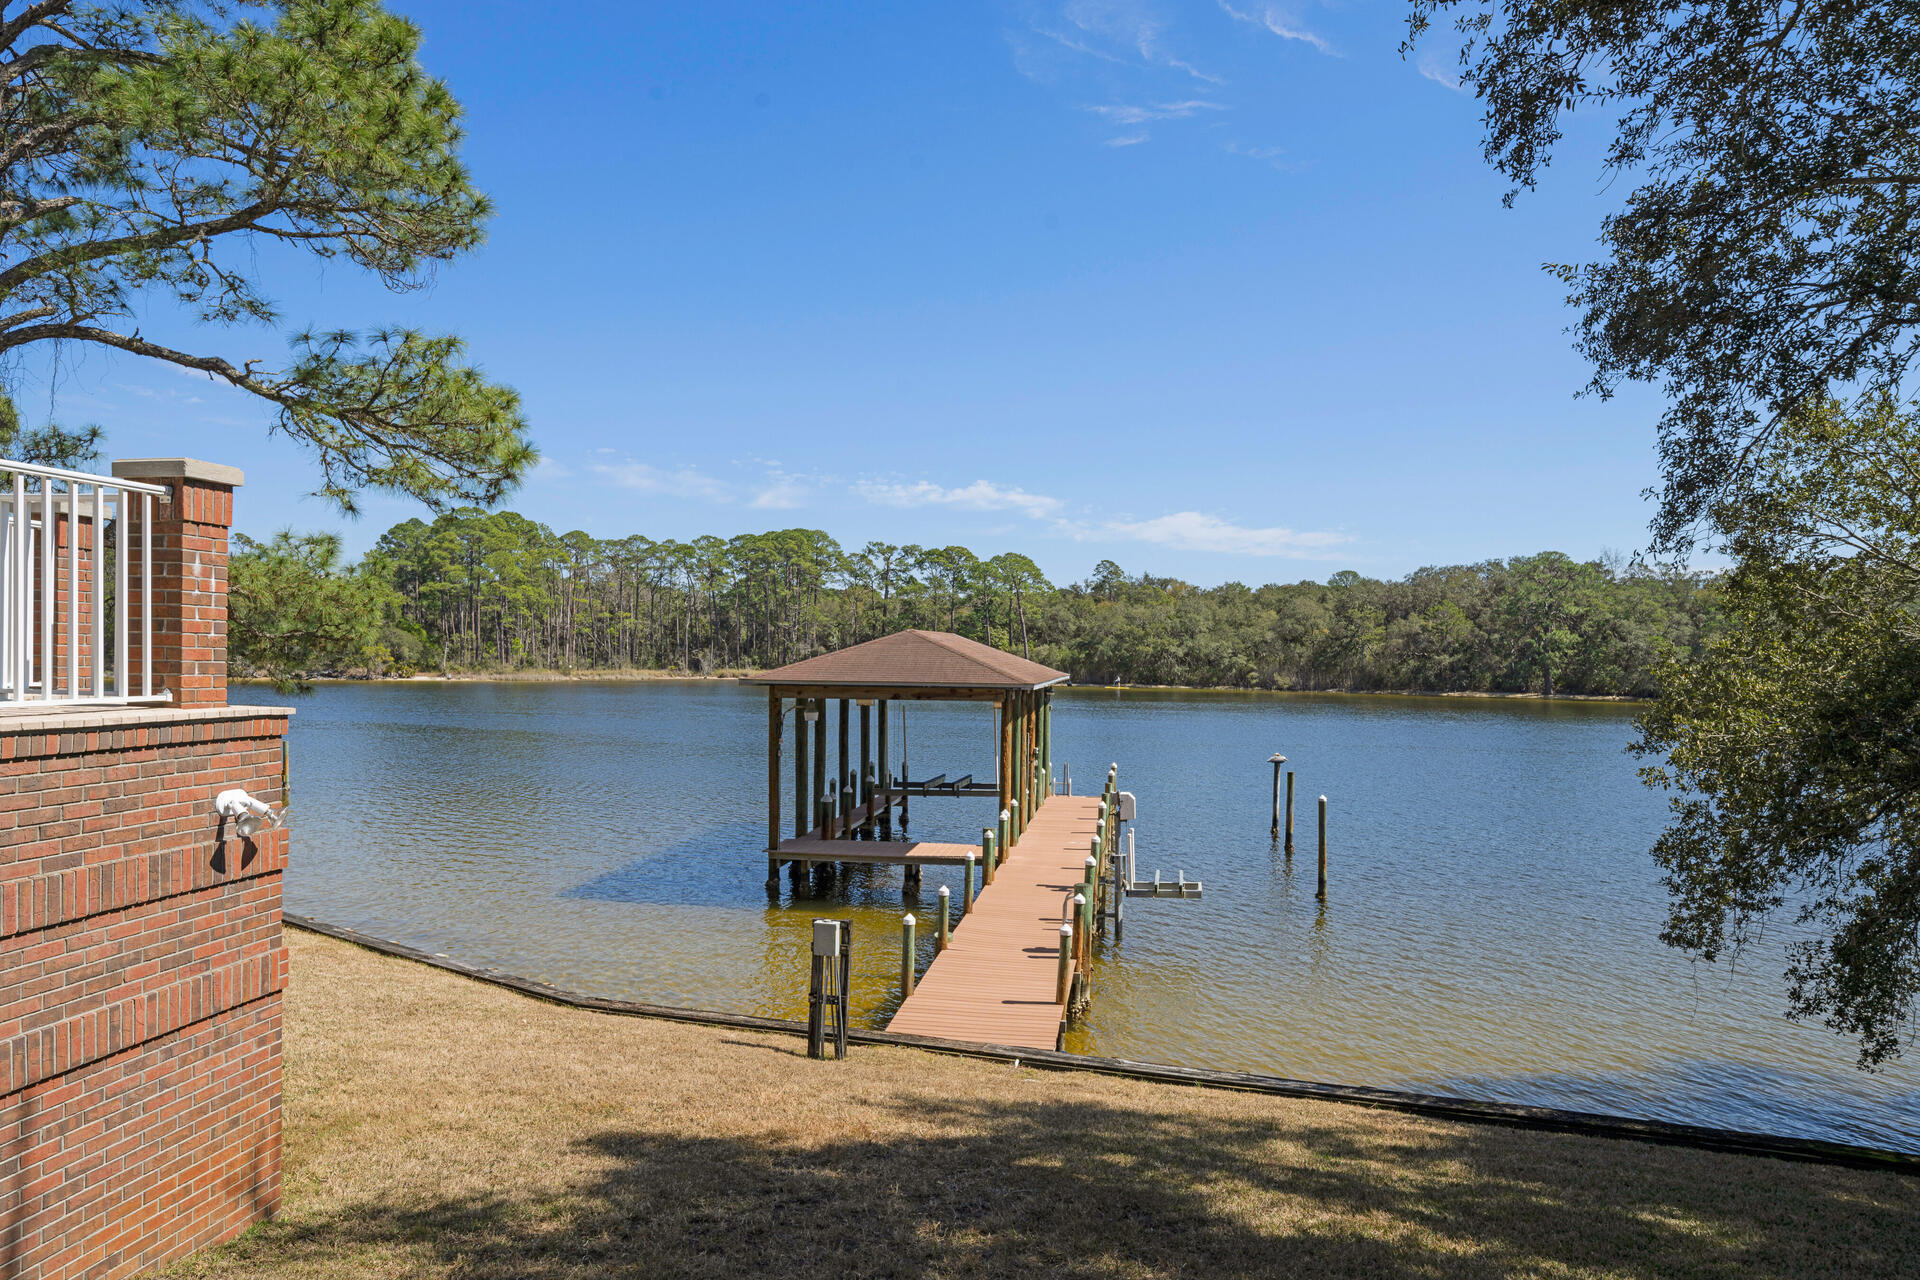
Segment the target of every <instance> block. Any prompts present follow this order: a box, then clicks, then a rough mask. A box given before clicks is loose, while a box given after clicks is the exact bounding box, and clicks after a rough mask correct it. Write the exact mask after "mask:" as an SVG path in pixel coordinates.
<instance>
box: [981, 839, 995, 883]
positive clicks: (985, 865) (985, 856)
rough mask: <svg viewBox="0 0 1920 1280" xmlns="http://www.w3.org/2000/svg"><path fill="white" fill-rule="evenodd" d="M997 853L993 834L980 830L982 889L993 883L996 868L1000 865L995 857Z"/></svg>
mask: <svg viewBox="0 0 1920 1280" xmlns="http://www.w3.org/2000/svg"><path fill="white" fill-rule="evenodd" d="M996 852H997V847H996V846H995V844H994V842H993V832H991V831H989V830H988V829H987V828H985V827H982V828H980V885H981V887H982V888H985V887H986V886H987V885H990V884H992V883H993V871H994V867H995V866H996V865H998V863H999V859H998V858H997V857H995V856H994V855H995V854H996Z"/></svg>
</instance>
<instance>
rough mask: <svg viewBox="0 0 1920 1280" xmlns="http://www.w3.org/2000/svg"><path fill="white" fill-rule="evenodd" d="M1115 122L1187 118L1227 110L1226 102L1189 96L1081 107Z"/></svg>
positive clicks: (1129, 122)
mask: <svg viewBox="0 0 1920 1280" xmlns="http://www.w3.org/2000/svg"><path fill="white" fill-rule="evenodd" d="M1081 109H1082V110H1083V111H1091V112H1092V113H1093V114H1094V115H1097V116H1099V117H1101V118H1102V119H1104V120H1111V121H1112V122H1113V123H1115V124H1120V125H1129V124H1145V123H1147V121H1149V120H1185V119H1187V118H1188V117H1190V116H1194V115H1198V114H1199V113H1200V112H1202V111H1225V110H1226V109H1227V108H1226V104H1224V103H1220V102H1207V101H1205V100H1203V99H1200V98H1189V99H1188V100H1187V101H1185V102H1159V103H1153V104H1150V105H1145V106H1129V105H1126V104H1120V103H1116V104H1112V105H1106V106H1101V105H1093V106H1087V107H1083V108H1081Z"/></svg>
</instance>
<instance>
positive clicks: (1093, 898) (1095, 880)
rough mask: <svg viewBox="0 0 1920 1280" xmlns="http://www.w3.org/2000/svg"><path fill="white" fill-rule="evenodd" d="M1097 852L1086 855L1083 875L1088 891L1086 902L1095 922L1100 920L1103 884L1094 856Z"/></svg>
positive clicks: (1098, 861)
mask: <svg viewBox="0 0 1920 1280" xmlns="http://www.w3.org/2000/svg"><path fill="white" fill-rule="evenodd" d="M1099 852H1100V851H1099V850H1098V849H1095V850H1094V851H1093V853H1090V854H1088V855H1087V870H1086V873H1085V874H1086V884H1087V890H1088V893H1087V901H1088V903H1089V904H1090V909H1091V912H1092V915H1093V918H1094V919H1095V920H1098V919H1099V918H1100V886H1101V885H1102V883H1104V882H1103V881H1102V880H1101V879H1100V859H1099V858H1098V857H1096V856H1095V855H1096V854H1098V853H1099Z"/></svg>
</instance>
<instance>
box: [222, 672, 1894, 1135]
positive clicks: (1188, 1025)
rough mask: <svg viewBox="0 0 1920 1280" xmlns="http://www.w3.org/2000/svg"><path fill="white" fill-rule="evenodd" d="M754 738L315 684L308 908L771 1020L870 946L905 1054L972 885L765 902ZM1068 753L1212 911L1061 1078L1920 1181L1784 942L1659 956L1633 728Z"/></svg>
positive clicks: (966, 714)
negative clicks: (1387, 1109) (1418, 1094)
mask: <svg viewBox="0 0 1920 1280" xmlns="http://www.w3.org/2000/svg"><path fill="white" fill-rule="evenodd" d="M239 698H251V699H252V700H255V701H262V702H266V701H273V700H274V699H273V698H272V696H271V695H270V694H268V693H266V692H265V691H262V690H248V691H243V692H241V693H239V694H237V695H236V700H237V699H239ZM991 726H992V721H991V716H990V713H989V712H988V711H986V710H985V709H982V708H974V707H969V706H962V705H947V706H941V705H936V704H914V705H912V706H910V707H909V708H908V709H907V711H906V720H905V725H904V730H903V729H902V727H901V724H900V721H899V720H898V719H897V718H896V720H895V727H894V731H893V732H894V740H895V742H896V744H897V743H899V742H900V741H901V740H902V738H904V741H905V743H906V748H907V750H908V752H909V753H910V756H909V758H910V760H911V761H912V764H913V771H914V773H915V775H916V776H919V775H924V774H926V773H930V772H941V771H945V772H947V773H948V774H952V775H957V774H961V773H965V772H969V771H971V772H973V773H975V774H976V775H978V776H981V777H986V776H990V775H991V772H992V738H993V735H992V727H991ZM765 733H766V704H765V699H764V695H762V694H761V693H760V692H759V691H758V690H746V689H740V688H737V687H734V686H731V685H724V684H707V683H692V684H616V683H606V684H595V683H574V684H452V685H441V684H424V683H423V684H399V683H395V684H372V685H352V684H347V685H328V686H323V687H322V688H321V689H320V690H319V691H318V692H317V693H316V694H315V695H314V696H313V697H312V698H309V699H305V700H302V701H301V702H300V703H299V714H298V715H297V716H295V718H294V728H293V734H292V739H291V750H292V753H293V800H294V808H293V813H294V825H295V845H294V863H293V869H292V870H291V871H290V873H289V874H288V877H287V886H286V899H287V907H288V909H289V910H291V911H295V912H300V913H304V914H308V915H313V916H317V917H320V918H323V919H326V920H330V921H333V922H336V923H339V924H344V925H350V926H352V927H354V928H358V929H363V930H366V931H367V932H369V933H374V934H378V935H381V936H384V937H389V938H394V939H398V940H400V941H403V942H407V943H410V944H412V945H414V946H418V947H422V948H424V949H426V950H429V951H435V952H441V953H445V954H447V955H451V956H456V957H459V958H461V959H463V960H468V961H472V962H476V963H480V964H485V965H493V966H496V967H498V968H500V969H503V970H508V971H511V972H514V973H519V974H525V975H528V976H531V977H536V978H540V979H543V980H545V981H548V982H552V983H555V984H557V985H560V986H563V987H568V988H571V989H574V990H579V991H585V992H593V993H597V994H602V995H609V996H617V997H628V998H634V999H645V1000H650V1001H655V1002H659V1003H665V1004H681V1005H693V1006H699V1007H702V1008H710V1009H726V1010H734V1011H739V1012H749V1013H762V1014H774V1015H779V1016H786V1017H799V1016H804V1010H805V996H806V976H805V975H806V969H807V965H806V947H807V924H808V921H809V920H811V919H812V918H813V917H814V916H816V915H834V916H841V917H851V918H852V919H853V920H854V921H855V942H856V949H855V967H856V977H857V983H856V1013H857V1014H858V1015H859V1017H860V1018H861V1020H863V1021H865V1022H867V1023H869V1024H872V1025H876V1026H877V1025H883V1024H884V1023H885V1021H886V1019H887V1017H888V1016H889V1015H890V1014H891V1013H892V1012H893V1008H894V1003H895V1000H896V999H897V993H896V992H895V990H894V983H895V981H896V977H897V969H898V959H897V956H898V950H899V927H900V925H899V921H900V915H901V913H902V911H903V910H906V909H912V910H915V911H916V913H917V914H919V915H921V917H922V918H923V919H925V918H926V917H927V912H928V910H929V908H930V906H931V904H932V903H933V901H934V900H935V895H936V893H937V892H938V886H939V885H940V884H942V883H946V884H949V885H952V886H954V889H955V898H956V900H957V898H958V887H957V884H958V881H957V876H958V872H957V871H956V872H953V873H951V874H950V875H945V876H943V875H942V873H941V872H939V871H936V870H931V869H930V870H929V871H928V872H927V875H926V878H925V882H924V884H923V886H922V888H921V890H920V896H919V898H918V899H917V900H909V901H907V902H906V903H905V904H904V905H903V897H902V887H901V880H900V873H899V872H898V871H897V870H890V869H875V870H871V871H859V872H855V873H854V875H853V876H852V877H851V878H843V879H841V880H840V881H838V882H836V883H835V884H834V886H833V887H832V888H831V889H827V890H823V891H822V892H821V893H820V894H819V895H818V896H814V895H811V894H809V893H808V892H807V891H805V890H801V891H800V892H799V893H798V894H797V896H796V892H795V890H794V888H793V886H792V884H791V883H790V882H789V881H787V880H786V879H785V878H784V877H783V880H782V886H781V889H780V891H779V897H778V899H777V900H773V899H770V898H769V896H768V894H767V891H766V889H765V887H764V886H763V883H762V882H763V881H764V879H765V875H766V862H765V858H764V856H763V854H762V852H761V851H762V849H763V847H764V840H765V816H764V813H763V810H762V807H761V806H762V805H763V803H764V799H763V797H764V795H765V767H766V765H765V761H766V755H765ZM1054 736H1055V740H1056V760H1057V761H1058V762H1060V763H1064V764H1065V765H1067V766H1068V767H1069V768H1070V769H1071V771H1072V775H1073V778H1074V782H1075V788H1076V790H1079V791H1085V790H1088V789H1090V788H1092V787H1094V786H1096V785H1097V783H1098V780H1099V778H1100V776H1101V775H1102V774H1103V773H1104V770H1105V766H1106V765H1107V763H1108V762H1110V761H1118V762H1119V764H1120V777H1121V782H1122V785H1123V786H1124V787H1125V788H1126V789H1128V790H1131V791H1132V792H1134V793H1135V795H1137V796H1138V797H1139V803H1140V811H1139V820H1138V822H1137V823H1136V824H1135V826H1136V830H1137V836H1136V840H1137V847H1138V859H1139V864H1140V867H1141V870H1142V871H1143V873H1145V874H1151V872H1152V870H1153V868H1155V867H1156V866H1157V867H1160V868H1163V869H1165V871H1166V872H1167V873H1168V875H1169V876H1171V875H1172V874H1173V873H1174V872H1175V871H1176V870H1180V869H1184V870H1185V871H1186V872H1187V874H1188V876H1189V877H1192V878H1198V879H1201V880H1203V881H1204V882H1205V884H1206V897H1205V899H1204V900H1202V901H1197V902H1196V901H1184V902H1182V901H1157V902H1156V901H1148V900H1141V899H1135V900H1134V901H1132V902H1130V903H1129V904H1128V918H1127V930H1126V940H1125V942H1124V943H1122V944H1119V945H1108V946H1107V948H1106V950H1105V952H1104V954H1103V955H1102V957H1101V958H1100V959H1099V961H1098V963H1097V965H1096V969H1095V973H1094V995H1095V1003H1094V1006H1093V1012H1092V1015H1091V1018H1090V1019H1089V1021H1088V1022H1087V1023H1086V1025H1084V1026H1083V1027H1082V1028H1081V1029H1080V1030H1079V1031H1077V1032H1076V1033H1074V1034H1073V1035H1071V1036H1070V1037H1069V1042H1068V1047H1069V1048H1072V1049H1076V1050H1082V1051H1086V1052H1095V1053H1105V1054H1113V1055H1118V1056H1124V1057H1130V1058H1137V1059H1147V1060H1154V1061H1163V1062H1177V1063H1186V1064H1192V1065H1205V1066H1217V1067H1226V1068H1234V1069H1240V1070H1251V1071H1262V1072H1271V1073H1277V1074H1283V1075H1288V1076H1296V1077H1305V1078H1310V1079H1318V1080H1332V1081H1341V1082H1345V1083H1357V1084H1372V1085H1385V1086H1395V1087H1408V1088H1418V1089H1431V1090H1437V1091H1445V1092H1450V1093H1460V1094H1467V1095H1472V1096H1478V1097H1485V1098H1497V1099H1504V1100H1509V1101H1518V1102H1533V1103H1543V1104H1548V1105H1554V1106H1563V1107H1574V1108H1580V1109H1585V1110H1597V1111H1610V1112H1617V1113H1624V1114H1632V1115H1641V1116H1654V1117H1659V1118H1664V1119H1672V1120H1684V1121H1692V1122H1696V1123H1706V1124H1716V1125H1726V1126H1730V1127H1737V1128H1747V1129H1760V1130H1767V1131H1771V1132H1776V1133H1790V1134H1804V1135H1809V1136H1818V1137H1830V1138H1839V1139H1843V1140H1848V1141H1857V1142H1869V1143H1873V1144H1876V1145H1882V1146H1894V1147H1900V1148H1904V1149H1909V1150H1920V1062H1911V1063H1909V1064H1907V1065H1904V1066H1901V1067H1898V1068H1896V1069H1894V1070H1891V1071H1886V1072H1883V1073H1881V1074H1879V1075H1875V1076H1866V1075H1862V1074H1861V1073H1859V1072H1857V1071H1856V1070H1854V1068H1853V1066H1852V1054H1851V1051H1850V1050H1849V1049H1848V1047H1847V1045H1846V1044H1845V1043H1843V1042H1841V1041H1838V1040H1837V1039H1835V1038H1834V1037H1833V1036H1832V1035H1831V1034H1830V1033H1829V1032H1827V1031H1825V1030H1824V1029H1823V1028H1820V1027H1817V1026H1802V1025H1796V1024H1793V1023H1789V1022H1787V1021H1786V1020H1785V1019H1784V1018H1783V1017H1782V1016H1781V1013H1780V1010H1781V1007H1782V996H1781V984H1780V978H1779V974H1780V970H1781V968H1782V967H1783V959H1782V952H1781V947H1782V946H1783V945H1784V943H1785V942H1786V941H1787V940H1788V938H1789V937H1790V936H1791V930H1790V927H1783V928H1782V929H1780V930H1778V931H1776V932H1775V933H1774V934H1773V935H1772V936H1771V937H1770V938H1769V939H1768V941H1767V944H1766V945H1765V946H1764V947H1762V948H1759V949H1756V950H1755V951H1754V952H1753V953H1752V954H1750V955H1748V956H1747V957H1746V958H1744V959H1743V961H1742V962H1741V965H1740V967H1739V968H1738V969H1737V970H1734V971H1731V972H1730V971H1728V969H1727V968H1726V966H1724V965H1721V966H1706V965H1694V964H1690V963H1689V962H1688V961H1686V960H1685V959H1683V958H1681V957H1679V956H1677V955H1675V954H1673V953H1671V952H1669V951H1668V950H1667V949H1665V948H1664V947H1662V946H1661V945H1660V944H1659V942H1658V940H1657V936H1656V935H1657V933H1658V930H1659V926H1660V922H1661V918H1662V912H1663V891H1662V889H1661V887H1660V884H1659V880H1658V877H1657V874H1656V870H1655V868H1654V867H1653V865H1652V863H1651V861H1650V860H1649V859H1648V857H1647V853H1646V850H1647V847H1648V845H1649V843H1650V842H1651V841H1652V839H1653V836H1654V835H1655V833H1656V832H1657V831H1658V830H1659V828H1660V826H1661V823H1662V818H1663V812H1664V810H1663V801H1662V799H1661V797H1659V796H1658V795H1655V794H1653V793H1650V792H1648V791H1647V790H1646V789H1645V788H1643V787H1642V786H1640V784H1639V782H1638V780H1637V779H1636V777H1635V776H1634V762H1633V761H1632V759H1631V758H1630V757H1628V756H1627V755H1626V753H1625V752H1624V750H1623V748H1624V746H1625V745H1626V743H1627V742H1628V741H1629V739H1630V738H1631V736H1632V729H1631V722H1630V712H1628V711H1625V710H1622V709H1620V708H1618V707H1611V706H1605V705H1593V704H1552V705H1543V704H1539V703H1523V702H1479V701H1465V700H1445V699H1415V698H1365V699H1355V698H1314V697H1303V696H1294V697H1274V696H1263V695H1213V694H1164V693H1129V694H1125V695H1116V694H1113V693H1101V692H1094V691H1087V692H1070V693H1067V694H1065V695H1063V696H1062V697H1061V699H1060V701H1059V702H1058V704H1057V709H1056V711H1055V732H1054ZM789 737H790V735H789ZM897 749H898V747H897V746H896V750H897ZM856 750H857V748H856ZM1274 751H1282V752H1284V753H1285V754H1286V755H1287V756H1288V757H1289V758H1290V760H1291V762H1292V764H1291V767H1293V768H1294V769H1296V770H1297V771H1298V772H1299V775H1300V777H1299V784H1300V803H1299V815H1300V825H1299V831H1300V846H1301V849H1302V851H1303V852H1302V853H1301V854H1299V855H1296V857H1295V858H1294V859H1293V860H1292V861H1291V862H1289V860H1288V859H1287V858H1286V857H1285V856H1284V855H1283V854H1282V853H1281V851H1280V850H1279V849H1278V848H1277V847H1276V846H1275V844H1274V843H1273V842H1272V841H1271V840H1270V839H1269V838H1268V835H1267V817H1268V809H1267V806H1268V803H1269V800H1268V788H1269V785H1270V782H1269V779H1270V776H1271V774H1270V766H1268V765H1267V763H1266V758H1267V756H1269V755H1270V754H1272V753H1273V752H1274ZM785 782H786V780H785V779H783V784H784V783H785ZM1322 792H1324V793H1325V794H1326V795H1327V796H1328V797H1329V798H1330V801H1331V807H1332V815H1333V817H1332V854H1331V866H1332V869H1331V880H1332V888H1331V891H1330V893H1329V895H1328V900H1327V902H1326V903H1325V905H1324V906H1322V905H1321V904H1319V903H1317V902H1316V901H1315V899H1314V893H1313V889H1314V884H1313V881H1314V866H1313V854H1312V840H1313V826H1312V824H1313V797H1315V796H1316V795H1318V794H1320V793H1322ZM784 795H785V793H783V798H784ZM990 817H991V802H990V801H985V800H952V799H949V800H944V801H942V800H927V801H924V802H915V805H914V810H913V828H912V830H913V833H914V834H915V835H916V836H918V837H921V838H927V839H941V838H946V839H977V838H978V835H979V830H980V827H981V825H982V824H983V823H985V822H987V821H988V820H989V819H990ZM931 932H932V931H931V929H930V928H929V929H923V931H922V936H923V937H929V938H930V934H931ZM930 955H931V942H930V940H929V942H928V944H927V957H926V958H930ZM923 962H924V961H923Z"/></svg>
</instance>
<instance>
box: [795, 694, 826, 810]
mask: <svg viewBox="0 0 1920 1280" xmlns="http://www.w3.org/2000/svg"><path fill="white" fill-rule="evenodd" d="M807 727H808V726H807V701H806V699H804V698H795V699H794V700H793V834H794V835H796V836H804V835H806V834H807V832H809V831H811V830H812V829H813V820H814V818H815V817H817V816H818V815H819V813H820V800H819V796H820V793H819V792H818V791H816V790H814V789H813V788H812V787H810V786H808V785H807Z"/></svg>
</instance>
